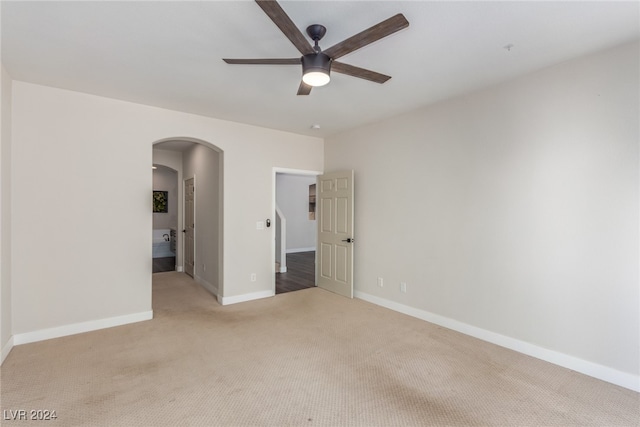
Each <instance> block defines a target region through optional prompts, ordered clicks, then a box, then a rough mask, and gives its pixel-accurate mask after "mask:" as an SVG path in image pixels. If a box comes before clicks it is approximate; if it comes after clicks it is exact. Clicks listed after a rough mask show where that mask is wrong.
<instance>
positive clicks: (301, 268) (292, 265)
mask: <svg viewBox="0 0 640 427" xmlns="http://www.w3.org/2000/svg"><path fill="white" fill-rule="evenodd" d="M315 286H316V252H315V251H310V252H297V253H291V254H287V272H286V273H276V294H283V293H286V292H292V291H299V290H300V289H307V288H313V287H315Z"/></svg>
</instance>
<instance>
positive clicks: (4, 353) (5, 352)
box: [0, 335, 13, 365]
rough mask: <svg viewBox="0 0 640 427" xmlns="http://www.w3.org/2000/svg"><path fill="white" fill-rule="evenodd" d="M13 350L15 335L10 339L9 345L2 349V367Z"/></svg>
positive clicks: (0, 357)
mask: <svg viewBox="0 0 640 427" xmlns="http://www.w3.org/2000/svg"><path fill="white" fill-rule="evenodd" d="M12 348H13V335H12V336H11V337H9V340H8V341H7V343H6V344H5V345H4V346H3V347H2V356H0V365H2V364H3V363H4V359H6V358H7V356H8V355H9V353H10V352H11V349H12Z"/></svg>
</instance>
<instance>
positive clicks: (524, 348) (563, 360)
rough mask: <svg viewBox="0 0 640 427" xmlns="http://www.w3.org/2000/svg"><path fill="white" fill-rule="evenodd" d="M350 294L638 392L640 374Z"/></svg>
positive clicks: (370, 296) (445, 318)
mask: <svg viewBox="0 0 640 427" xmlns="http://www.w3.org/2000/svg"><path fill="white" fill-rule="evenodd" d="M354 296H355V297H356V298H359V299H362V300H364V301H367V302H370V303H373V304H376V305H380V306H382V307H386V308H388V309H391V310H394V311H398V312H400V313H403V314H407V315H409V316H412V317H416V318H418V319H421V320H425V321H427V322H430V323H434V324H436V325H440V326H443V327H445V328H448V329H452V330H454V331H457V332H461V333H463V334H465V335H469V336H472V337H474V338H479V339H481V340H483V341H487V342H490V343H492V344H496V345H499V346H501V347H505V348H508V349H510V350H514V351H517V352H519V353H523V354H526V355H528V356H532V357H535V358H537V359H541V360H544V361H546V362H550V363H553V364H554V365H558V366H562V367H564V368H567V369H571V370H573V371H576V372H580V373H582V374H585V375H588V376H590V377H594V378H597V379H599V380H602V381H606V382H609V383H612V384H615V385H618V386H620V387H624V388H628V389H630V390H634V391H640V375H634V374H630V373H627V372H622V371H618V370H617V369H614V368H610V367H608V366H604V365H600V364H597V363H593V362H589V361H587V360H584V359H580V358H578V357H574V356H570V355H568V354H564V353H560V352H558V351H554V350H549V349H547V348H543V347H539V346H537V345H535V344H531V343H528V342H525V341H520V340H518V339H515V338H511V337H507V336H505V335H501V334H498V333H495V332H491V331H488V330H486V329H482V328H478V327H476V326H472V325H469V324H466V323H463V322H459V321H457V320H454V319H450V318H448V317H444V316H440V315H438V314H434V313H431V312H428V311H424V310H420V309H417V308H414V307H409V306H407V305H404V304H400V303H397V302H395V301H390V300H387V299H384V298H380V297H377V296H374V295H370V294H367V293H364V292H360V291H355V292H354Z"/></svg>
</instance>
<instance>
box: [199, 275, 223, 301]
mask: <svg viewBox="0 0 640 427" xmlns="http://www.w3.org/2000/svg"><path fill="white" fill-rule="evenodd" d="M193 280H195V281H196V283H199V284H200V285H202V287H203V288H205V289H206V290H207V291H209V292H211V294H212V295H213V296H214V297H217V296H218V287H217V286H215V285H214V284H212V283H210V282H208V281H206V280H204V279H203V278H202V277H200V276H193Z"/></svg>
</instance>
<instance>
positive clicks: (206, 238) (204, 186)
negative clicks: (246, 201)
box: [183, 144, 224, 295]
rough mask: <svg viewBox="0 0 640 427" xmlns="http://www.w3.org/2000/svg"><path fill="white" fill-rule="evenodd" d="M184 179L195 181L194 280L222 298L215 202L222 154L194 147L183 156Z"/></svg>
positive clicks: (219, 224) (218, 215) (218, 220)
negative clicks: (193, 179)
mask: <svg viewBox="0 0 640 427" xmlns="http://www.w3.org/2000/svg"><path fill="white" fill-rule="evenodd" d="M183 160H184V163H183V176H184V179H189V178H195V201H196V206H195V213H194V214H195V224H196V227H195V240H196V241H195V265H194V277H195V278H196V279H197V280H198V281H200V282H201V283H203V284H204V285H205V287H206V288H207V289H208V290H210V291H211V292H212V293H213V294H215V295H218V294H222V295H224V292H223V290H222V289H221V288H220V284H221V283H220V282H221V280H222V276H219V273H221V272H222V270H221V265H222V257H221V253H220V249H221V246H220V244H221V243H222V239H223V236H222V234H223V233H222V230H221V227H222V225H223V224H222V222H221V221H222V218H221V212H220V209H221V208H222V206H221V204H222V203H221V202H220V199H219V196H220V184H221V177H222V173H223V168H222V167H221V165H222V163H221V160H222V155H221V153H219V152H218V151H216V150H214V149H213V148H211V147H207V146H205V145H202V144H195V145H194V146H193V147H191V148H190V149H189V150H188V151H186V152H185V153H184V154H183Z"/></svg>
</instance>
